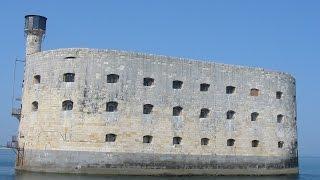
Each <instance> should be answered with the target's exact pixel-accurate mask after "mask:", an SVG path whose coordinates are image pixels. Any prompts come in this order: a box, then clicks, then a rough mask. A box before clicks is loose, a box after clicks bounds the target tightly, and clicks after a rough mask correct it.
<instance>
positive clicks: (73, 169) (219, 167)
mask: <svg viewBox="0 0 320 180" xmlns="http://www.w3.org/2000/svg"><path fill="white" fill-rule="evenodd" d="M16 169H17V170H22V171H37V172H55V173H80V174H109V175H280V174H298V172H299V171H298V159H297V158H296V157H295V158H289V159H284V158H281V157H257V156H255V157H253V156H200V155H199V156H198V155H197V156H196V155H169V154H151V153H150V154H147V153H109V152H88V151H58V150H25V155H24V160H23V164H22V165H21V164H20V166H17V167H16Z"/></svg>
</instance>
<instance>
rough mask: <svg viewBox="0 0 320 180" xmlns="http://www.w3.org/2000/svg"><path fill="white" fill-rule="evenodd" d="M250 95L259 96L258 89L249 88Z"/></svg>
mask: <svg viewBox="0 0 320 180" xmlns="http://www.w3.org/2000/svg"><path fill="white" fill-rule="evenodd" d="M250 96H259V89H256V88H253V89H251V90H250Z"/></svg>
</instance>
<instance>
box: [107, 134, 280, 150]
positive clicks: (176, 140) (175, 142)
mask: <svg viewBox="0 0 320 180" xmlns="http://www.w3.org/2000/svg"><path fill="white" fill-rule="evenodd" d="M116 138H117V135H115V134H107V135H106V140H105V141H106V142H115V141H116ZM152 139H153V137H152V136H150V135H146V136H143V138H142V142H143V143H146V144H149V143H151V142H152ZM209 141H210V139H209V138H201V145H202V146H206V145H208V144H209ZM181 142H182V138H181V137H173V139H172V144H173V145H179V144H181ZM234 145H235V140H234V139H228V140H227V146H234ZM283 145H284V142H283V141H279V142H278V148H283ZM251 146H252V147H258V146H259V141H258V140H253V141H251Z"/></svg>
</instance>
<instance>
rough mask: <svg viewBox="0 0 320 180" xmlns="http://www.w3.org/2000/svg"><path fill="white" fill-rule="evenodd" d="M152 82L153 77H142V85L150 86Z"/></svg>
mask: <svg viewBox="0 0 320 180" xmlns="http://www.w3.org/2000/svg"><path fill="white" fill-rule="evenodd" d="M153 84H154V79H153V78H149V77H146V78H143V85H144V86H152V85H153Z"/></svg>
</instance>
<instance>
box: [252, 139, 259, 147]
mask: <svg viewBox="0 0 320 180" xmlns="http://www.w3.org/2000/svg"><path fill="white" fill-rule="evenodd" d="M251 146H252V147H258V146H259V141H258V140H253V141H252V142H251Z"/></svg>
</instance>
